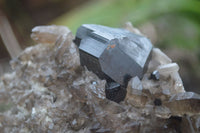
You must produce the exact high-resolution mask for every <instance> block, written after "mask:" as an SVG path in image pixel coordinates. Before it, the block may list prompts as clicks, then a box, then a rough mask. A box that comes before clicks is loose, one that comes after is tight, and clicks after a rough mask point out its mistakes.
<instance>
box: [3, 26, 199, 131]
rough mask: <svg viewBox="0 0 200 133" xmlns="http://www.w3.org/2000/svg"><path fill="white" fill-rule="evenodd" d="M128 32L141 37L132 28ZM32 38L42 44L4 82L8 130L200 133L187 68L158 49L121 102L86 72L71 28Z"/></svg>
mask: <svg viewBox="0 0 200 133" xmlns="http://www.w3.org/2000/svg"><path fill="white" fill-rule="evenodd" d="M125 28H126V29H127V30H130V31H132V32H136V31H137V32H136V33H138V34H140V32H139V31H138V30H137V29H135V28H133V27H132V25H130V23H128V24H127V25H126V27H125ZM32 32H33V33H32V35H31V36H32V38H33V40H35V41H36V42H37V43H38V44H37V45H36V46H32V47H29V48H27V49H25V50H24V51H23V52H22V53H21V55H20V56H19V57H17V58H16V59H15V60H12V61H11V66H12V69H13V72H12V73H9V74H5V75H4V76H2V77H1V81H0V132H20V133H26V132H48V133H54V132H61V133H63V132H66V133H72V132H80V133H82V132H86V133H88V132H91V133H95V132H96V133H108V132H116V133H131V132H135V133H146V132H159V133H160V132H163V133H168V132H171V133H175V132H177V133H179V132H184V133H185V132H186V133H187V132H188V133H194V132H195V133H196V132H200V96H199V95H198V94H195V93H193V92H185V90H184V87H183V84H182V80H181V78H180V76H179V73H178V70H179V66H178V65H177V64H176V63H173V62H172V60H171V59H170V58H169V57H167V56H166V55H165V54H164V53H163V52H162V51H161V50H160V49H158V48H153V50H152V59H151V61H150V63H149V66H148V70H147V73H145V75H144V77H143V78H142V80H140V79H139V78H138V77H133V78H132V79H131V80H130V81H129V83H128V86H127V94H126V98H125V100H124V101H122V102H120V103H115V102H112V101H110V100H108V99H106V97H105V84H106V81H105V80H100V79H99V78H98V77H97V76H96V75H95V74H94V73H92V72H90V71H88V70H87V69H86V68H84V67H81V66H80V62H79V55H78V49H77V47H76V46H75V44H74V43H73V41H72V40H73V39H74V36H73V35H72V33H71V32H70V30H69V29H68V28H66V27H63V26H38V27H36V28H34V29H33V30H32ZM154 71H157V72H156V74H158V73H159V77H158V76H156V80H155V79H154V78H151V74H152V72H154ZM153 74H155V72H154V73H153Z"/></svg>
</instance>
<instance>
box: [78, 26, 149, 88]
mask: <svg viewBox="0 0 200 133" xmlns="http://www.w3.org/2000/svg"><path fill="white" fill-rule="evenodd" d="M75 43H76V44H77V45H78V46H79V52H80V62H81V65H83V66H86V67H87V68H88V69H89V70H91V71H93V72H94V73H96V74H97V75H98V76H99V77H100V78H102V79H107V80H109V79H112V80H114V81H115V82H117V83H119V84H120V85H125V84H126V78H127V77H129V78H130V77H135V76H138V77H139V78H142V77H143V74H144V72H145V70H146V69H145V68H146V65H147V63H148V60H149V57H150V53H151V49H152V44H151V42H150V41H149V40H148V39H147V38H146V37H144V36H140V35H137V34H134V33H131V32H129V31H127V30H125V29H119V28H110V27H106V26H101V25H94V24H84V25H82V26H81V27H80V28H79V29H78V30H77V33H76V40H75Z"/></svg>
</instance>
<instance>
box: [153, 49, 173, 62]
mask: <svg viewBox="0 0 200 133" xmlns="http://www.w3.org/2000/svg"><path fill="white" fill-rule="evenodd" d="M152 60H156V61H158V62H159V63H160V64H161V65H164V64H169V63H171V62H172V60H171V59H170V58H169V57H168V56H167V55H166V54H165V53H163V52H162V51H161V50H160V49H159V48H153V50H152Z"/></svg>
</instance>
